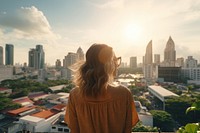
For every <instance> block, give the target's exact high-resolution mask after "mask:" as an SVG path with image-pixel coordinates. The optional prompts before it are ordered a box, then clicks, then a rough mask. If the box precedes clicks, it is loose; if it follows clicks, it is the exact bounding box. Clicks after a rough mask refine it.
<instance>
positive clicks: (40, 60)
mask: <svg viewBox="0 0 200 133" xmlns="http://www.w3.org/2000/svg"><path fill="white" fill-rule="evenodd" d="M44 58H45V54H44V50H43V46H42V45H36V68H37V69H43V68H44Z"/></svg>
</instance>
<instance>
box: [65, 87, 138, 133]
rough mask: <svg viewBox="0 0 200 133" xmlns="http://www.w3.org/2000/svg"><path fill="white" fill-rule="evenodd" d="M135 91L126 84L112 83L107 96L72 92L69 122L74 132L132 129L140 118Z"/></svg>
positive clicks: (107, 132)
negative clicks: (134, 95) (134, 97)
mask: <svg viewBox="0 0 200 133" xmlns="http://www.w3.org/2000/svg"><path fill="white" fill-rule="evenodd" d="M138 120H139V119H138V115H137V112H136V109H135V104H134V101H133V97H132V94H131V92H130V91H129V90H128V89H127V88H126V87H124V86H121V85H120V86H117V87H115V86H109V87H108V88H107V91H106V94H105V95H104V96H100V97H96V98H92V97H90V98H89V97H84V96H83V95H81V94H80V93H79V89H78V88H75V89H73V90H72V91H71V92H70V96H69V100H68V104H67V108H66V114H65V122H66V123H67V124H68V126H69V128H70V129H71V133H130V132H131V129H132V127H133V126H134V125H135V124H136V123H137V122H138Z"/></svg>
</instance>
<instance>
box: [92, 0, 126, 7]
mask: <svg viewBox="0 0 200 133" xmlns="http://www.w3.org/2000/svg"><path fill="white" fill-rule="evenodd" d="M88 2H89V3H90V4H91V5H93V6H95V7H97V8H102V9H105V8H106V9H111V8H112V9H119V8H123V6H124V0H108V1H107V0H101V1H99V0H88Z"/></svg>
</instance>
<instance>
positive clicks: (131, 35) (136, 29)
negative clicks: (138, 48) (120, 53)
mask: <svg viewBox="0 0 200 133" xmlns="http://www.w3.org/2000/svg"><path fill="white" fill-rule="evenodd" d="M141 32H142V28H141V27H140V26H139V25H135V24H132V25H127V26H125V27H124V30H123V38H124V40H125V41H127V42H134V41H139V39H140V36H141Z"/></svg>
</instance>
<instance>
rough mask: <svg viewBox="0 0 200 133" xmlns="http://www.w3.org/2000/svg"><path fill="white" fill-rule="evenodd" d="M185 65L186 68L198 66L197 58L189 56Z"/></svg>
mask: <svg viewBox="0 0 200 133" xmlns="http://www.w3.org/2000/svg"><path fill="white" fill-rule="evenodd" d="M185 67H186V68H196V67H197V60H196V59H194V58H193V56H188V58H187V59H186V60H185Z"/></svg>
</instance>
